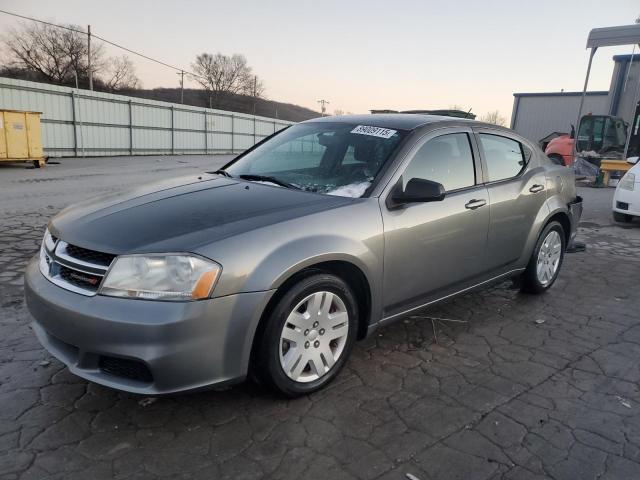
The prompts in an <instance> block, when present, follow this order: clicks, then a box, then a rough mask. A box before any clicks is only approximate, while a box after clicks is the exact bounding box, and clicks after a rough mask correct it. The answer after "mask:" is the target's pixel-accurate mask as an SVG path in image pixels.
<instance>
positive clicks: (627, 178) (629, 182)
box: [619, 172, 636, 190]
mask: <svg viewBox="0 0 640 480" xmlns="http://www.w3.org/2000/svg"><path fill="white" fill-rule="evenodd" d="M635 183H636V176H635V174H633V173H631V172H627V173H625V174H624V177H622V180H620V183H619V186H620V188H622V189H623V190H633V186H634V184H635Z"/></svg>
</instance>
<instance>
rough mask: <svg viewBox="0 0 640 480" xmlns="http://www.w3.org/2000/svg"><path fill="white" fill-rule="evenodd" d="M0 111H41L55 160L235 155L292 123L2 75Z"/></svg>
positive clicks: (44, 132) (47, 144)
mask: <svg viewBox="0 0 640 480" xmlns="http://www.w3.org/2000/svg"><path fill="white" fill-rule="evenodd" d="M0 110H29V111H36V112H42V117H41V118H42V142H43V146H44V151H45V154H46V155H49V156H53V157H78V156H103V155H152V154H153V155H158V154H160V155H163V154H195V153H200V154H202V153H204V154H206V153H233V152H239V151H242V150H245V149H247V148H249V147H251V146H252V145H254V144H255V143H256V142H259V141H260V140H262V139H263V138H264V137H266V136H269V135H271V134H272V133H274V132H276V131H278V130H281V129H282V128H284V127H286V126H287V125H290V124H291V123H292V122H287V121H284V120H277V119H273V118H267V117H257V116H253V115H246V114H243V113H234V112H227V111H224V110H214V109H209V108H198V107H191V106H188V105H180V104H175V103H167V102H158V101H155V100H145V99H141V98H135V97H126V96H123V95H112V94H109V93H101V92H92V91H89V90H76V89H73V88H68V87H59V86H56V85H47V84H43V83H36V82H27V81H24V80H14V79H9V78H2V77H0Z"/></svg>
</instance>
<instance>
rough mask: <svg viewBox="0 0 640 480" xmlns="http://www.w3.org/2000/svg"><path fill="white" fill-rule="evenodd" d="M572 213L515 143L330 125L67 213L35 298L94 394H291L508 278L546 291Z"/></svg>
mask: <svg viewBox="0 0 640 480" xmlns="http://www.w3.org/2000/svg"><path fill="white" fill-rule="evenodd" d="M581 213H582V203H581V199H580V197H577V196H576V188H575V181H574V177H573V174H572V173H571V170H570V169H567V168H566V167H563V166H559V165H556V164H554V163H553V162H551V161H550V160H549V159H548V158H547V157H546V156H545V155H544V154H543V153H542V151H541V150H540V149H539V148H538V147H537V146H536V145H534V144H532V143H531V142H529V141H528V140H526V139H524V138H522V137H520V136H518V135H516V134H514V133H513V132H512V131H511V130H508V129H506V128H501V127H497V126H495V125H488V124H483V123H480V122H475V121H471V120H462V119H454V118H447V117H436V116H425V115H415V114H388V115H366V116H364V115H363V116H341V117H337V118H332V117H325V118H321V119H314V120H310V121H307V122H303V123H300V124H297V125H295V126H292V127H289V128H287V129H285V130H283V131H280V132H278V133H276V134H274V135H272V136H271V137H269V138H267V139H265V140H264V141H262V142H261V143H259V144H258V145H256V146H255V147H253V148H251V149H249V150H248V151H246V152H244V153H243V154H241V155H240V156H238V157H237V158H235V159H234V160H232V161H231V162H230V163H229V164H227V165H226V166H225V167H224V168H222V169H221V170H218V171H215V172H211V173H206V174H201V175H193V176H190V177H184V178H177V179H172V180H168V181H164V182H160V183H156V184H153V185H148V186H142V187H139V188H137V189H135V190H133V191H130V192H128V193H120V194H115V195H107V196H103V197H100V198H97V199H95V200H92V201H90V202H85V203H81V204H78V205H75V206H71V207H69V208H67V209H65V210H63V211H62V212H61V213H59V214H58V215H56V216H55V217H54V218H53V219H52V220H51V221H50V223H49V225H48V228H47V230H46V232H45V234H44V240H43V242H42V248H41V250H40V253H39V255H38V256H37V257H36V258H34V259H33V261H32V262H31V263H30V264H29V266H28V267H27V272H26V276H25V278H26V280H25V282H26V288H25V290H26V300H27V303H28V306H29V309H30V311H31V313H32V314H33V316H34V317H35V319H36V320H35V322H34V323H33V328H34V331H35V333H36V334H37V336H38V338H39V340H40V342H41V343H42V344H43V345H44V347H45V348H46V349H47V350H49V352H51V353H52V354H53V355H54V356H56V357H57V358H59V359H60V360H61V361H62V362H64V363H65V364H66V365H67V366H68V367H69V369H70V370H71V371H72V372H73V373H75V374H77V375H79V376H81V377H84V378H86V379H88V380H91V381H94V382H97V383H101V384H103V385H108V386H110V387H114V388H118V389H121V390H127V391H130V392H138V393H144V394H160V393H171V392H178V391H184V390H192V389H198V388H203V387H207V386H211V385H221V384H229V383H233V382H238V381H241V380H242V379H244V378H245V377H246V376H247V375H248V374H251V375H252V376H253V377H255V378H257V379H259V380H260V381H261V382H263V383H264V384H267V385H269V386H270V387H272V388H274V389H275V390H277V391H279V392H281V393H283V394H285V395H288V396H295V395H301V394H306V393H309V392H313V391H315V390H318V389H320V388H322V387H324V386H325V385H327V384H328V383H329V382H330V381H331V380H332V379H333V378H334V377H335V376H336V375H337V374H338V372H339V371H340V369H341V368H342V367H343V366H344V365H345V363H346V361H347V359H348V357H349V354H350V352H351V350H352V348H353V345H354V342H355V341H356V340H358V339H361V338H364V337H366V336H367V335H370V334H371V333H372V332H373V331H374V330H375V329H376V328H378V327H380V326H381V325H385V324H388V323H389V322H392V321H394V320H397V319H400V318H402V317H403V316H406V315H408V314H411V312H415V311H416V310H418V309H420V308H423V307H425V306H428V305H432V304H434V303H435V302H438V301H441V300H444V299H448V298H451V297H452V296H454V295H458V294H461V293H463V292H467V291H469V290H471V289H473V288H476V287H481V286H486V285H488V284H490V283H493V282H497V281H503V280H508V279H511V280H513V281H514V282H515V284H516V285H519V286H520V288H521V290H523V291H525V292H529V293H542V292H544V291H545V290H547V289H549V288H550V287H551V286H552V285H553V283H554V281H555V280H556V278H557V276H558V274H559V271H560V267H561V265H562V260H563V256H564V252H565V249H566V247H567V245H568V244H569V243H570V242H571V241H572V238H573V236H574V235H575V231H576V225H577V222H578V220H579V218H580V215H581Z"/></svg>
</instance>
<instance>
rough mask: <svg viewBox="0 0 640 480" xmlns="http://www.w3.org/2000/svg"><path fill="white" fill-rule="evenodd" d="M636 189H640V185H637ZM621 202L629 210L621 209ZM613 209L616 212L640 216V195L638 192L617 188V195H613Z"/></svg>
mask: <svg viewBox="0 0 640 480" xmlns="http://www.w3.org/2000/svg"><path fill="white" fill-rule="evenodd" d="M635 188H636V189H638V188H640V183H636V184H635ZM619 202H620V203H622V204H626V205H625V206H626V207H627V208H619ZM612 207H613V211H614V212H618V213H624V214H625V215H634V216H640V193H639V192H637V191H636V190H624V189H622V188H616V193H615V194H614V195H613V205H612Z"/></svg>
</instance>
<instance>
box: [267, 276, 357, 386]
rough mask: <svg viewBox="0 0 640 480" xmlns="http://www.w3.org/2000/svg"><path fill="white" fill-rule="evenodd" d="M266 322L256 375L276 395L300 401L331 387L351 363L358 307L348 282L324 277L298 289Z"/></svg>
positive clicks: (301, 282) (286, 296) (311, 279)
mask: <svg viewBox="0 0 640 480" xmlns="http://www.w3.org/2000/svg"><path fill="white" fill-rule="evenodd" d="M316 309H317V310H316ZM313 311H317V312H318V313H317V314H316V315H313ZM324 312H328V313H327V314H324ZM265 320H266V324H265V326H264V329H262V335H261V338H256V341H258V342H260V343H259V345H258V348H257V355H256V362H255V363H254V369H255V372H254V373H255V374H256V375H257V377H258V379H259V381H260V382H261V383H263V384H265V385H267V386H269V387H270V388H271V389H273V390H275V391H276V392H279V393H281V394H283V395H285V396H287V397H297V396H300V395H306V394H309V393H312V392H315V391H317V390H320V389H321V388H323V387H325V386H326V385H327V384H328V383H330V382H331V381H332V380H333V379H334V378H335V377H336V375H337V374H338V373H339V372H340V370H341V369H342V367H343V366H344V364H345V363H346V361H347V358H348V357H349V355H350V353H351V350H352V348H353V343H354V341H355V338H356V332H357V323H358V304H357V302H356V299H355V296H354V294H353V291H352V290H351V288H350V287H349V286H348V285H347V284H346V283H345V282H344V281H343V280H342V279H340V278H339V277H336V276H335V275H331V274H326V273H318V274H313V275H311V276H308V277H304V278H302V279H301V280H299V281H298V282H297V283H295V284H293V285H292V286H291V287H290V288H289V289H288V290H287V291H286V292H285V293H284V295H282V297H281V298H280V299H279V300H278V302H277V304H276V305H275V307H274V308H273V309H272V310H271V312H270V314H269V316H268V318H266V319H265ZM330 330H331V331H330Z"/></svg>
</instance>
